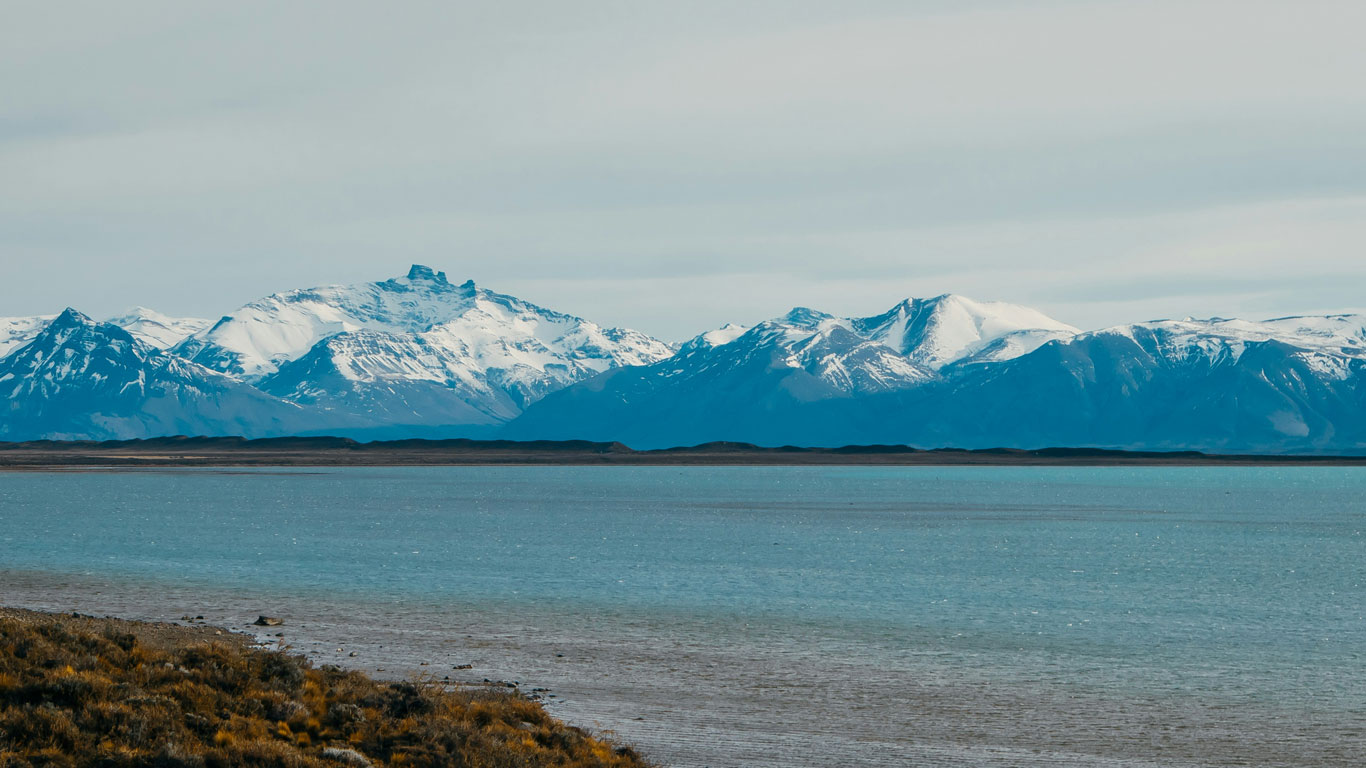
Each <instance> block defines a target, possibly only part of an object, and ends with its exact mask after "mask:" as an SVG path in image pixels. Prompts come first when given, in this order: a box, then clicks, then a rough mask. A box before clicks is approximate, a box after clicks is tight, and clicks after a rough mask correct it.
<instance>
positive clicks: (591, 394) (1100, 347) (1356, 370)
mask: <svg viewBox="0 0 1366 768" xmlns="http://www.w3.org/2000/svg"><path fill="white" fill-rule="evenodd" d="M17 320H25V319H22V318H20V319H17ZM43 323H46V324H45V325H43ZM11 325H12V327H14V328H21V329H26V330H24V333H25V334H27V335H25V336H24V337H23V338H19V337H15V339H16V340H15V341H13V343H12V344H11V347H10V348H9V349H8V351H7V352H0V355H3V356H2V357H0V440H11V441H17V440H31V439H97V440H103V439H126V438H139V437H158V436H167V435H175V434H188V435H242V436H246V437H268V436H282V435H291V434H336V435H342V436H350V437H355V438H357V439H380V438H383V439H395V438H405V437H482V438H488V437H502V438H507V439H518V440H541V439H553V440H562V439H585V440H595V441H607V442H610V441H619V442H622V443H625V444H627V445H630V446H632V447H634V448H658V447H669V446H675V445H692V444H698V443H703V442H711V441H733V442H749V443H756V444H760V445H807V446H841V445H852V444H889V445H903V444H904V445H912V446H917V447H925V448H931V447H943V446H952V447H961V448H989V447H1014V448H1039V447H1045V446H1072V447H1102V448H1121V449H1131V450H1192V449H1193V450H1204V451H1219V452H1265V453H1366V318H1363V317H1361V316H1351V315H1345V316H1326V317H1306V318H1281V319H1278V320H1271V321H1264V322H1247V321H1239V320H1226V319H1220V318H1212V319H1208V320H1193V319H1186V320H1172V321H1153V322H1149V323H1138V324H1134V325H1129V326H1119V327H1116V328H1110V329H1104V330H1100V331H1094V332H1080V331H1078V330H1077V329H1075V328H1072V327H1070V326H1067V325H1065V324H1062V323H1058V322H1057V321H1055V320H1052V319H1051V318H1048V317H1047V316H1045V315H1042V314H1041V313H1037V312H1036V311H1034V310H1030V309H1028V308H1024V307H1017V306H1014V305H1008V304H997V303H986V302H974V301H972V300H970V299H964V298H962V297H957V296H952V295H947V296H940V297H935V298H932V299H908V300H907V301H905V302H902V303H900V304H898V305H897V306H895V307H893V308H892V309H890V310H888V311H886V312H882V313H879V314H875V315H872V316H869V317H866V318H840V317H835V316H832V315H829V314H826V313H823V312H819V311H817V310H813V309H807V308H798V309H795V310H793V311H792V312H790V313H788V314H786V315H784V316H781V317H777V318H773V319H772V320H768V321H765V322H762V323H759V324H757V325H755V326H754V327H752V328H742V327H738V326H727V327H726V328H722V329H718V330H716V331H711V332H708V333H706V334H702V335H700V336H698V337H697V338H695V339H692V340H690V341H688V342H686V343H684V344H681V345H678V346H677V347H673V348H671V347H669V346H667V345H665V344H663V342H660V341H658V340H656V339H651V338H650V337H648V336H645V335H644V334H640V333H638V332H635V331H630V330H626V329H611V328H602V327H600V326H597V325H595V324H593V323H591V322H589V321H586V320H582V319H580V318H576V317H573V316H571V315H565V314H562V313H557V312H552V311H550V310H546V309H543V308H541V307H537V306H536V305H533V304H529V303H527V302H523V301H521V300H519V299H516V298H514V297H510V296H506V295H503V294H496V293H493V292H490V291H487V290H485V289H482V288H479V287H477V286H475V285H474V284H473V283H468V282H467V283H464V284H461V285H458V286H456V285H451V284H450V283H448V282H447V281H446V278H445V275H444V273H439V272H436V271H435V270H431V269H428V268H425V267H419V266H415V267H414V268H413V269H412V270H410V271H409V273H408V274H407V275H406V276H404V277H400V278H393V279H390V280H385V281H380V282H376V283H364V284H358V285H354V286H325V287H323V288H318V289H310V290H307V291H292V292H288V293H284V294H277V295H275V296H272V297H267V298H266V299H262V300H261V301H258V302H253V303H252V304H249V305H247V306H246V307H243V309H242V310H239V311H238V312H235V313H232V314H230V315H228V316H225V317H224V318H223V319H222V320H220V321H219V322H218V323H215V324H212V327H205V328H204V329H203V330H199V331H198V332H196V333H193V334H191V335H189V336H188V337H186V338H184V339H183V340H181V341H179V342H178V343H175V344H168V345H167V346H168V347H169V348H168V349H160V348H158V347H155V346H152V345H150V344H148V343H145V342H144V341H142V340H141V339H139V338H137V337H135V336H133V335H131V334H130V333H128V332H127V331H125V330H124V329H123V328H121V327H119V326H117V325H113V324H110V323H100V322H97V321H94V320H92V319H90V318H89V317H86V316H85V315H82V314H80V313H79V312H76V311H75V310H72V309H68V310H66V311H65V312H63V313H61V314H60V315H58V316H57V317H56V318H55V319H52V320H50V321H48V320H46V318H43V319H42V322H41V323H40V322H37V319H32V320H29V321H24V322H15V323H12V324H11ZM206 325H207V324H206ZM187 327H189V328H193V327H194V326H192V325H188V324H187ZM35 328H41V331H40V332H37V333H36V335H33V334H34V332H33V330H32V329H35ZM187 332H188V331H187ZM190 357H194V358H197V359H199V360H203V361H205V362H208V363H211V364H212V367H208V366H205V365H201V364H199V363H197V362H194V361H193V360H191V359H188V358H190ZM215 369H216V370H215Z"/></svg>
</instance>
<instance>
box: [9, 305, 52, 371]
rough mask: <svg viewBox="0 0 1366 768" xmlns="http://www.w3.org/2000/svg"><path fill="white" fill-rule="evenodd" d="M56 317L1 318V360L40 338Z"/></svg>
mask: <svg viewBox="0 0 1366 768" xmlns="http://www.w3.org/2000/svg"><path fill="white" fill-rule="evenodd" d="M54 317H56V315H38V316H35V317H0V360H3V359H4V358H5V357H6V356H8V355H9V354H10V353H11V352H13V351H15V350H17V349H19V348H20V347H22V346H24V345H25V344H28V343H29V342H31V341H33V340H34V339H36V338H38V334H40V333H42V332H43V329H44V328H46V327H47V324H48V323H50V322H52V318H54Z"/></svg>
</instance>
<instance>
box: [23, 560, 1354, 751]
mask: <svg viewBox="0 0 1366 768" xmlns="http://www.w3.org/2000/svg"><path fill="white" fill-rule="evenodd" d="M0 602H3V603H5V604H8V605H12V606H20V607H25V608H36V609H42V610H54V611H79V612H81V613H88V614H96V615H101V616H103V615H116V616H122V617H126V618H132V619H145V620H154V621H172V622H177V623H183V624H200V623H202V624H204V625H206V626H215V625H218V626H222V627H226V628H231V629H232V630H234V631H238V632H244V633H249V634H250V635H252V636H253V637H254V638H255V639H256V640H258V641H260V642H265V643H270V644H274V645H278V646H279V647H281V648H287V649H288V650H290V651H291V652H295V653H302V654H306V655H307V656H308V657H309V658H311V659H313V660H314V661H315V662H316V663H330V664H339V665H342V666H347V667H352V668H356V669H360V670H362V671H365V672H368V673H371V674H374V675H376V676H379V677H391V678H408V677H414V676H418V677H424V678H429V679H436V680H442V679H447V678H449V679H450V680H453V681H460V682H469V683H482V682H484V681H485V680H488V681H491V682H493V683H500V684H507V683H512V684H514V685H516V686H517V687H518V688H520V689H521V690H522V691H523V692H526V693H529V694H532V695H535V696H538V697H540V698H542V700H543V701H544V702H545V703H546V705H547V708H548V709H549V710H550V712H551V713H552V714H554V715H555V716H557V717H559V718H561V719H563V720H566V721H567V722H569V723H571V724H575V725H579V726H583V727H588V728H591V729H594V730H596V731H599V732H609V733H611V734H613V735H615V736H617V737H618V738H620V739H622V740H625V741H627V742H629V743H632V744H634V745H636V746H637V747H639V748H640V749H641V750H642V751H643V752H644V753H645V754H646V755H647V756H649V757H651V758H653V759H654V760H656V761H657V762H659V763H660V764H662V765H667V766H680V767H682V768H693V767H694V766H698V767H700V766H711V768H723V767H727V766H736V767H738V766H758V767H760V768H766V767H770V766H771V767H772V768H777V767H778V766H812V767H813V768H814V767H815V766H828V765H846V766H906V765H913V766H914V765H935V766H954V765H962V766H988V767H989V766H1002V767H1004V766H1055V765H1056V766H1114V767H1115V768H1140V767H1143V768H1147V767H1155V766H1169V767H1176V766H1229V765H1249V766H1251V765H1255V766H1305V767H1308V766H1329V767H1331V766H1358V765H1360V755H1361V754H1363V753H1366V735H1363V734H1366V714H1363V713H1354V714H1352V715H1349V716H1344V715H1342V714H1340V713H1339V714H1332V713H1322V712H1314V711H1300V712H1293V711H1291V712H1288V711H1286V710H1284V709H1278V708H1277V707H1276V703H1275V702H1257V701H1241V702H1230V701H1225V700H1219V699H1217V698H1206V697H1202V696H1199V695H1173V696H1163V697H1161V698H1155V697H1146V698H1145V697H1136V696H1128V695H1125V694H1123V693H1122V692H1119V691H1109V690H1104V689H1098V688H1097V687H1094V686H1093V687H1089V688H1087V687H1081V686H1068V685H1061V684H1059V683H1057V681H1042V680H1030V679H1012V678H1011V676H1009V675H1001V674H998V673H997V671H995V670H992V669H990V668H989V666H987V660H986V659H985V658H984V660H983V661H984V664H983V666H982V667H981V668H974V667H973V666H963V665H949V664H946V663H944V662H943V661H942V660H937V659H936V658H935V657H934V656H933V655H932V654H926V653H919V652H917V651H916V650H914V649H910V650H907V651H906V652H904V653H903V654H901V655H899V656H894V657H891V658H890V660H888V658H887V657H869V656H868V655H867V654H864V653H861V652H860V651H859V649H858V648H854V647H850V646H847V645H843V644H842V642H843V641H840V640H839V639H831V638H814V637H801V638H794V637H791V636H784V635H783V634H782V633H773V632H769V631H767V630H765V629H764V628H761V627H747V626H733V627H727V628H721V629H719V630H718V629H717V628H716V627H709V628H705V629H702V628H698V627H694V626H690V625H688V624H687V623H686V622H681V623H679V624H677V625H660V624H648V625H646V624H632V623H631V622H630V621H629V620H623V619H620V618H614V617H608V616H602V617H594V616H576V617H560V618H554V617H550V616H547V615H544V614H541V615H537V614H534V613H530V614H529V613H521V612H516V611H512V610H510V611H508V612H506V613H499V614H496V615H494V614H489V613H480V612H471V611H445V610H442V609H440V608H431V607H428V608H415V607H412V606H401V605H396V604H394V605H375V604H360V603H349V602H342V601H332V600H318V599H302V598H291V597H287V596H282V595H270V596H267V595H246V594H240V593H233V594H222V593H215V592H212V591H208V590H203V589H197V588H190V587H171V588H167V587H165V586H152V585H138V584H129V583H115V582H110V581H106V580H99V579H93V578H87V577H71V578H65V577H58V576H53V575H50V574H33V573H14V572H7V573H0ZM263 613H265V614H269V615H279V616H281V617H283V618H284V620H285V624H284V625H282V626H279V627H258V626H253V625H251V622H252V621H253V620H254V619H255V618H256V617H257V616H258V615H260V614H263ZM198 615H202V616H204V619H203V620H202V622H196V621H188V622H187V621H183V620H182V619H181V617H184V616H198ZM277 634H278V635H279V636H277ZM1059 661H1060V663H1065V662H1066V661H1067V659H1060V660H1059ZM464 665H470V668H468V669H462V667H464Z"/></svg>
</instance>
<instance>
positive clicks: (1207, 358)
mask: <svg viewBox="0 0 1366 768" xmlns="http://www.w3.org/2000/svg"><path fill="white" fill-rule="evenodd" d="M1085 335H1087V336H1092V335H1106V336H1120V337H1124V338H1128V339H1131V340H1133V341H1134V342H1135V343H1137V344H1139V345H1140V346H1141V347H1143V348H1144V349H1146V350H1148V351H1149V352H1150V353H1151V354H1152V355H1153V356H1154V357H1156V358H1159V359H1161V360H1163V361H1166V362H1167V363H1169V364H1195V363H1205V364H1217V363H1220V362H1225V361H1227V362H1237V361H1238V360H1239V359H1240V358H1241V357H1242V355H1243V354H1244V352H1245V351H1246V350H1247V349H1248V347H1249V345H1256V344H1264V343H1267V342H1272V341H1275V342H1279V343H1282V344H1286V345H1289V346H1290V347H1294V348H1295V349H1297V350H1298V353H1297V356H1298V357H1299V358H1300V359H1301V360H1303V361H1304V362H1305V363H1306V364H1307V365H1308V366H1309V368H1310V369H1311V370H1312V371H1314V372H1315V373H1316V374H1318V375H1322V376H1328V377H1333V378H1338V379H1341V378H1345V377H1346V376H1347V375H1349V373H1350V366H1349V365H1348V363H1349V362H1350V361H1351V360H1366V316H1363V315H1329V316H1321V317H1283V318H1277V319H1274V320H1264V321H1254V320H1237V319H1228V318H1218V317H1216V318H1210V319H1207V320H1200V319H1195V318H1186V319H1184V320H1154V321H1150V322H1145V323H1134V324H1132V325H1122V326H1116V327H1113V328H1106V329H1102V330H1099V331H1094V332H1092V333H1090V334H1085Z"/></svg>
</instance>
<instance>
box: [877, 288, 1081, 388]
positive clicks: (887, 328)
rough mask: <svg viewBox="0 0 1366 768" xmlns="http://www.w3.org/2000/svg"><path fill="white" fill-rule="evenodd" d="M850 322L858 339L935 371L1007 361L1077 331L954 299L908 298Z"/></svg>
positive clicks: (1002, 306) (1024, 312) (1034, 314)
mask: <svg viewBox="0 0 1366 768" xmlns="http://www.w3.org/2000/svg"><path fill="white" fill-rule="evenodd" d="M850 323H851V327H852V328H853V329H854V330H855V331H856V332H857V333H858V334H859V335H860V336H863V337H865V338H868V339H872V340H873V341H877V342H880V343H882V344H885V345H887V346H889V347H891V348H892V349H895V350H896V351H898V352H900V353H901V354H902V355H905V356H906V357H907V358H909V359H910V360H911V361H912V362H914V363H916V364H917V365H922V366H924V367H926V368H929V369H931V370H936V371H937V370H939V369H940V368H943V367H944V366H946V365H949V364H951V363H956V362H960V361H963V360H967V359H974V358H980V359H982V360H988V361H992V362H996V361H1000V360H1009V359H1010V358H1012V357H1019V356H1020V355H1024V354H1028V353H1030V352H1033V351H1034V350H1035V349H1038V348H1039V347H1041V346H1043V345H1044V344H1046V343H1047V342H1049V341H1055V340H1058V339H1068V338H1071V337H1073V336H1075V335H1077V334H1078V333H1080V332H1081V331H1080V330H1079V329H1077V328H1074V327H1072V326H1070V325H1068V324H1066V323H1062V322H1059V321H1057V320H1054V319H1053V318H1051V317H1049V316H1048V315H1045V314H1044V313H1042V312H1040V311H1038V310H1036V309H1031V308H1029V307H1022V306H1020V305H1018V304H1006V303H1005V302H1000V301H974V300H972V299H969V298H967V297H965V296H955V295H953V294H945V295H943V296H936V297H935V298H933V299H907V300H905V301H903V302H901V303H900V304H898V305H896V306H895V307H892V308H891V309H890V310H888V311H887V312H884V313H882V314H880V315H875V316H873V317H864V318H858V319H855V320H852V321H850Z"/></svg>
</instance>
